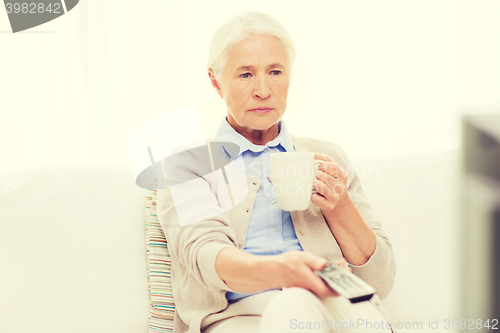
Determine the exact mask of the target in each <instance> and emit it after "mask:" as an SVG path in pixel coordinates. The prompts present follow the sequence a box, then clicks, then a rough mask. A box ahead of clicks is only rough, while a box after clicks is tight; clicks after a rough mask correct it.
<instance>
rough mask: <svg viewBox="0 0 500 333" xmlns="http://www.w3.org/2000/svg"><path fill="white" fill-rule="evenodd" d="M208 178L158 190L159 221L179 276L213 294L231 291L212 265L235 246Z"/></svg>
mask: <svg viewBox="0 0 500 333" xmlns="http://www.w3.org/2000/svg"><path fill="white" fill-rule="evenodd" d="M212 176H214V175H213V174H212ZM209 178H210V176H200V177H196V178H194V179H192V180H190V181H187V182H184V183H181V184H176V185H173V186H170V187H169V186H168V185H167V186H166V187H167V188H166V189H158V191H157V194H158V199H157V208H156V210H157V214H158V220H159V222H160V224H161V226H162V229H163V232H164V234H165V238H166V240H167V246H168V249H169V253H170V256H171V257H172V265H173V269H175V270H176V272H177V273H178V274H179V275H182V276H185V277H186V278H194V279H196V280H197V281H198V282H199V283H200V284H201V285H203V286H204V287H205V288H208V289H211V290H214V291H216V290H224V291H233V290H232V289H231V288H229V287H228V286H227V285H226V284H225V282H224V281H223V280H222V279H221V278H220V277H219V275H218V273H217V271H216V269H215V261H216V258H217V255H218V254H219V252H220V251H221V250H222V249H224V248H226V247H236V246H237V240H236V234H235V232H234V230H233V229H232V228H231V227H230V221H229V219H228V217H227V216H226V215H224V214H222V213H223V212H224V211H225V210H224V209H222V208H221V207H220V206H219V203H218V199H217V193H214V191H213V189H212V188H211V186H210V184H209V182H208V180H207V179H209ZM215 178H217V177H215ZM219 178H220V177H219ZM222 181H224V180H222Z"/></svg>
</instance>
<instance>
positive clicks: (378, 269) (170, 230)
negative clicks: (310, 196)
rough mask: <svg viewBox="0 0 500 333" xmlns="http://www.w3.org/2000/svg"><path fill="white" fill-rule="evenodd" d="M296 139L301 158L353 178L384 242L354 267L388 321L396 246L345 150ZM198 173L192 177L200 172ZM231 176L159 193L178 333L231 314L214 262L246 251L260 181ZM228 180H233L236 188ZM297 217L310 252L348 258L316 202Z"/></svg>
mask: <svg viewBox="0 0 500 333" xmlns="http://www.w3.org/2000/svg"><path fill="white" fill-rule="evenodd" d="M291 137H292V139H293V145H294V146H295V149H296V151H297V152H301V151H303V152H306V151H309V152H317V153H321V154H326V155H328V156H329V157H331V158H332V159H333V160H334V161H335V162H336V163H337V164H338V165H339V166H340V167H341V168H342V169H343V170H344V171H346V172H347V173H348V182H347V185H348V189H349V195H350V197H351V199H352V200H353V202H354V204H355V206H356V207H357V209H358V210H359V212H360V214H361V216H362V217H363V219H364V220H365V222H366V223H367V224H368V225H369V226H370V228H371V229H372V230H373V231H374V233H375V235H376V240H377V244H376V249H375V252H374V253H373V255H372V256H371V257H370V259H369V260H368V261H367V262H366V263H365V264H363V265H361V266H353V265H350V267H351V268H352V272H353V273H354V274H356V275H357V276H359V277H360V278H362V279H363V280H364V281H366V282H367V283H368V284H370V285H371V286H373V287H374V288H375V289H376V291H377V294H376V295H375V296H374V297H373V298H372V299H371V300H370V302H372V303H373V304H374V305H375V306H377V308H379V310H380V311H381V312H382V313H384V314H385V315H386V318H388V317H387V314H386V313H385V308H384V307H383V305H382V304H381V302H380V299H384V298H385V297H387V295H388V294H389V292H390V291H391V289H392V287H393V284H394V278H395V272H396V262H395V257H394V253H393V250H392V245H391V242H390V240H389V238H388V236H387V234H386V233H385V232H384V231H383V230H382V228H381V224H380V221H379V220H378V219H377V218H376V217H375V216H374V215H373V213H372V209H371V206H370V204H369V202H368V199H367V197H366V194H365V193H364V190H363V188H362V186H361V182H360V179H359V177H358V175H357V173H356V171H355V170H354V169H353V167H352V165H351V162H350V160H349V158H348V156H347V154H346V153H345V152H344V150H342V148H340V147H339V146H338V145H336V144H333V143H330V142H328V141H324V140H316V139H310V138H304V137H296V136H294V135H291ZM212 140H215V139H212ZM200 163H204V162H200ZM194 169H196V168H194ZM194 169H192V170H190V172H194V173H196V171H195V170H194ZM224 169H225V172H226V178H225V177H224V176H223V174H222V171H221V170H220V169H219V170H215V172H212V173H210V174H208V175H203V174H197V175H196V176H197V177H196V179H194V180H191V181H189V182H184V183H183V184H177V185H175V186H170V187H169V186H167V187H166V189H158V192H157V193H158V199H157V208H156V209H157V214H158V220H159V222H160V224H161V226H162V228H163V232H164V234H165V238H166V240H167V244H168V249H169V253H170V256H171V260H172V289H173V295H174V299H175V305H176V312H175V318H174V333H184V332H189V333H195V332H196V333H199V332H200V326H201V322H202V320H203V319H204V318H205V317H206V316H209V315H210V314H211V313H216V312H220V311H223V310H224V309H226V308H227V306H228V302H227V299H226V297H225V293H226V291H231V292H235V290H232V289H231V288H229V287H228V286H227V285H226V284H225V283H224V281H223V280H222V279H221V278H220V277H219V275H218V274H217V271H216V270H215V260H216V258H217V255H218V253H219V251H221V250H222V249H224V248H226V247H236V248H238V249H243V248H244V246H245V238H246V232H247V227H248V223H249V220H250V216H251V214H252V209H253V207H254V202H255V196H256V193H257V191H258V190H259V188H260V186H261V181H260V180H258V179H253V178H250V177H247V176H246V175H243V174H242V173H241V172H240V171H238V170H237V168H232V167H230V166H229V165H228V166H226V167H225V168H224ZM225 179H229V181H228V183H229V184H227V183H226V180H225ZM231 195H232V198H231ZM231 199H233V200H231ZM233 204H234V206H233ZM178 212H179V213H180V212H182V214H184V215H185V214H186V212H188V213H190V214H192V216H191V218H192V219H194V220H198V221H199V222H196V223H193V224H191V225H187V226H182V225H183V224H180V219H179V216H178ZM291 217H292V221H293V225H294V228H295V232H296V234H297V238H298V240H299V242H300V245H301V246H302V248H303V249H304V251H308V252H311V253H312V254H314V255H316V256H320V257H324V258H327V259H328V260H330V261H336V260H338V259H340V258H342V257H343V256H342V252H341V249H340V247H339V245H338V243H337V240H336V239H335V237H334V235H333V234H332V232H331V230H330V228H329V227H328V224H327V223H326V220H325V218H324V216H323V214H322V213H321V210H320V209H319V208H318V207H317V206H315V205H313V204H312V203H310V205H309V208H308V209H307V210H304V211H293V212H291Z"/></svg>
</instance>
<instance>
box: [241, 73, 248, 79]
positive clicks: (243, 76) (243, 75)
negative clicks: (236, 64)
mask: <svg viewBox="0 0 500 333" xmlns="http://www.w3.org/2000/svg"><path fill="white" fill-rule="evenodd" d="M245 75H250V73H245V74H241V75H240V76H241V77H242V78H244V79H246V78H247V77H248V76H245Z"/></svg>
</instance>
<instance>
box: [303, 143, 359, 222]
mask: <svg viewBox="0 0 500 333" xmlns="http://www.w3.org/2000/svg"><path fill="white" fill-rule="evenodd" d="M314 158H315V159H317V160H323V161H324V162H322V163H321V164H320V165H319V168H318V173H317V174H316V179H315V181H314V183H313V188H314V189H315V190H316V191H317V192H318V193H314V194H313V195H312V196H311V202H312V203H313V204H314V205H316V206H318V207H319V208H321V211H322V213H323V214H328V213H329V212H332V211H333V210H334V209H338V208H339V207H342V206H344V205H346V204H347V203H348V202H349V201H350V200H351V197H350V196H349V192H348V190H347V172H345V171H344V170H343V169H342V168H341V167H340V166H339V165H338V164H337V163H335V162H334V161H333V160H332V159H331V158H330V157H329V156H327V155H324V154H318V153H316V154H314Z"/></svg>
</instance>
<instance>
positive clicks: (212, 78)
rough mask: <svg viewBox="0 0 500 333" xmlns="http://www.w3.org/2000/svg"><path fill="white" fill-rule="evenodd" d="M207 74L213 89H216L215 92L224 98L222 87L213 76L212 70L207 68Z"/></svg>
mask: <svg viewBox="0 0 500 333" xmlns="http://www.w3.org/2000/svg"><path fill="white" fill-rule="evenodd" d="M208 76H209V77H210V82H211V83H212V86H213V87H214V88H215V91H217V93H218V94H219V96H220V97H221V98H222V99H224V97H223V95H222V89H221V87H220V84H219V82H218V81H217V79H216V78H215V74H214V72H213V71H212V70H211V69H210V68H209V69H208Z"/></svg>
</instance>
